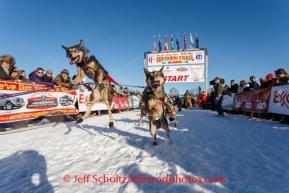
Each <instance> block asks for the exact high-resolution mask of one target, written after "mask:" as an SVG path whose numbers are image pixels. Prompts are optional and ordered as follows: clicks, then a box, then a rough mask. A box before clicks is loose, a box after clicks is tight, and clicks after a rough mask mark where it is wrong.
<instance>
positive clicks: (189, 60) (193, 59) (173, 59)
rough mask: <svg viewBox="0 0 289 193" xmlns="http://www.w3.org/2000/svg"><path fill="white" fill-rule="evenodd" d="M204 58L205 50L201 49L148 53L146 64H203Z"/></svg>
mask: <svg viewBox="0 0 289 193" xmlns="http://www.w3.org/2000/svg"><path fill="white" fill-rule="evenodd" d="M204 58H205V52H204V51H203V50H201V51H199V50H194V51H183V52H168V53H152V54H148V55H147V62H148V66H160V65H187V64H204V63H205V59H204Z"/></svg>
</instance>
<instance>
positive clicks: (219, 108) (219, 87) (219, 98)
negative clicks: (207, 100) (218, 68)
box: [215, 77, 224, 117]
mask: <svg viewBox="0 0 289 193" xmlns="http://www.w3.org/2000/svg"><path fill="white" fill-rule="evenodd" d="M215 84H216V86H215V97H216V98H215V104H216V105H215V106H216V108H217V112H218V114H217V115H215V117H224V111H223V109H222V99H223V98H222V91H223V87H222V84H221V82H220V78H219V77H216V78H215Z"/></svg>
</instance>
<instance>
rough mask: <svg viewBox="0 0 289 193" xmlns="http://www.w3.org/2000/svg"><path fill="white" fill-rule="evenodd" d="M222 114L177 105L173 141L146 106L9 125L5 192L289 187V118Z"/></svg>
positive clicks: (1, 163)
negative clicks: (27, 126)
mask: <svg viewBox="0 0 289 193" xmlns="http://www.w3.org/2000/svg"><path fill="white" fill-rule="evenodd" d="M215 114H216V112H212V111H209V110H201V109H199V108H194V109H193V110H182V111H181V112H177V127H173V126H172V125H170V129H171V138H172V140H173V144H172V145H170V144H168V140H167V138H166V135H165V132H164V131H163V130H162V129H160V130H158V133H157V137H158V138H157V140H158V142H159V145H158V146H152V142H153V138H152V137H151V136H150V133H149V129H148V128H149V126H148V119H146V118H145V119H144V120H143V123H142V124H141V126H137V122H138V120H139V116H140V111H138V110H135V111H129V112H122V113H121V114H114V115H113V116H114V122H115V128H114V129H109V128H108V125H107V121H106V120H107V119H106V116H108V115H102V116H94V117H90V118H88V119H86V120H85V121H84V122H83V123H82V124H79V125H76V124H74V122H65V123H51V124H48V125H44V126H42V127H40V128H37V129H32V130H26V131H23V132H17V133H12V132H10V131H7V132H3V133H1V135H0V141H1V144H2V145H1V146H0V152H1V154H0V176H1V178H0V192H65V193H66V192H129V193H131V192H263V193H264V192H280V193H283V192H288V191H289V183H288V182H289V147H288V139H289V125H285V124H280V123H278V122H270V121H266V120H251V119H249V118H248V117H243V116H241V115H225V117H224V118H216V117H214V115H215ZM9 132H10V133H9ZM68 175H69V176H68ZM106 177H107V179H109V177H114V178H111V180H113V179H114V182H113V181H111V182H109V181H108V182H104V180H105V178H106ZM188 177H189V178H188ZM207 177H208V178H207ZM116 179H118V180H116ZM178 179H181V182H180V181H177V182H176V181H174V180H178ZM188 179H189V180H190V182H186V181H187V180H188ZM210 179H212V180H219V182H217V183H210V182H209V181H210ZM224 179H225V181H224ZM182 180H183V181H182ZM68 181H69V182H68ZM75 181H76V182H75ZM200 181H202V182H203V181H208V183H205V182H204V183H201V182H200ZM220 181H221V182H220Z"/></svg>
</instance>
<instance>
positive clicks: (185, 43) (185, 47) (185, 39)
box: [184, 33, 187, 50]
mask: <svg viewBox="0 0 289 193" xmlns="http://www.w3.org/2000/svg"><path fill="white" fill-rule="evenodd" d="M186 49H187V38H186V33H184V50H186Z"/></svg>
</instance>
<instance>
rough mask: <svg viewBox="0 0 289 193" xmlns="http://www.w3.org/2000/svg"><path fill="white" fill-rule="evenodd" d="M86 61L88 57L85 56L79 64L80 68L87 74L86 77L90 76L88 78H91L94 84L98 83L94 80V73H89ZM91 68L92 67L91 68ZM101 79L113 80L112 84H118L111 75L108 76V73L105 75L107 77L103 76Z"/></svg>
mask: <svg viewBox="0 0 289 193" xmlns="http://www.w3.org/2000/svg"><path fill="white" fill-rule="evenodd" d="M87 61H88V58H86V59H85V60H84V62H83V63H82V64H81V69H82V70H83V71H84V73H85V75H87V76H88V78H90V79H92V80H93V82H94V83H95V84H99V83H98V82H96V81H95V80H94V76H95V75H94V74H92V73H89V71H90V70H89V68H90V67H88V66H87ZM91 70H92V69H91ZM103 80H108V81H109V82H113V83H114V84H116V85H118V86H119V84H118V83H117V82H116V81H115V80H114V79H113V78H112V77H111V76H109V75H107V78H104V79H103Z"/></svg>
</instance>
